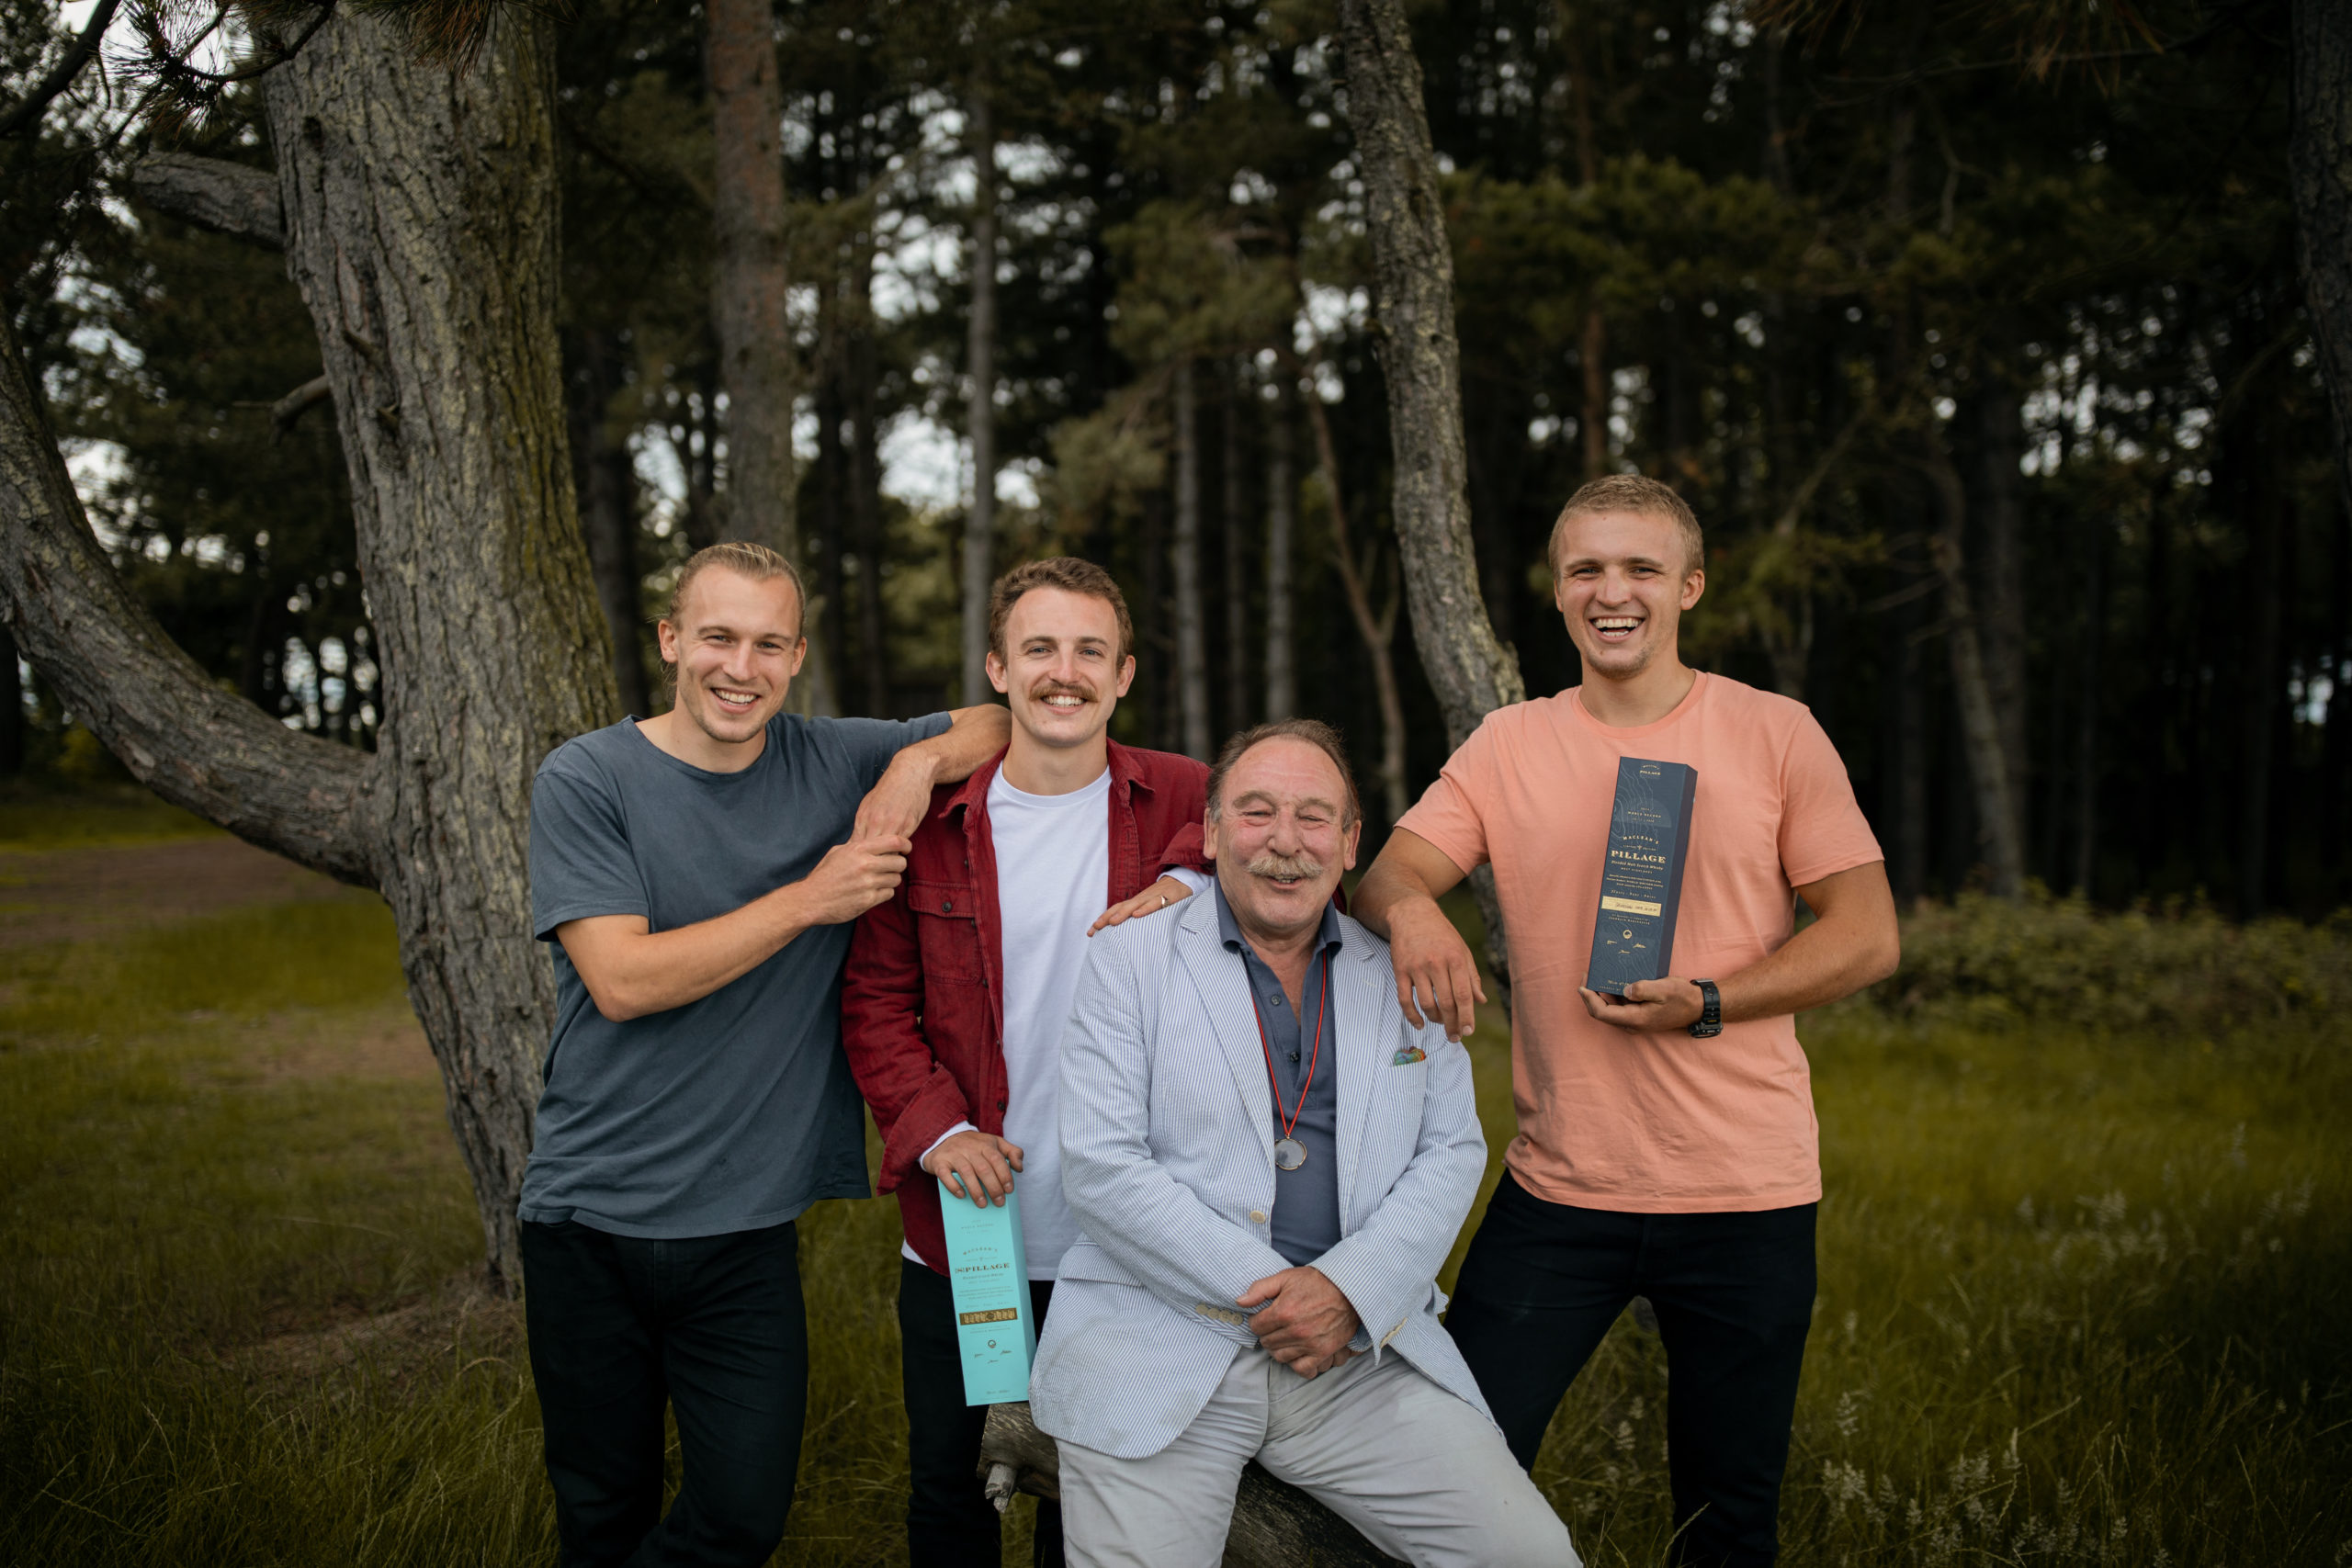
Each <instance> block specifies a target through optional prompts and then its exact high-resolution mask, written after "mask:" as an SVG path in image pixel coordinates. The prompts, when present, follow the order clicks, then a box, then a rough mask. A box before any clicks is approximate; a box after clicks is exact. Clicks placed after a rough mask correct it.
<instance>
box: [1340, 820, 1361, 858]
mask: <svg viewBox="0 0 2352 1568" xmlns="http://www.w3.org/2000/svg"><path fill="white" fill-rule="evenodd" d="M1361 843H1363V818H1361V817H1359V818H1356V819H1355V821H1354V823H1353V824H1351V826H1350V827H1349V829H1348V830H1347V831H1346V832H1345V833H1343V834H1341V835H1340V868H1341V869H1342V870H1346V871H1353V870H1355V868H1356V846H1357V845H1358V844H1361Z"/></svg>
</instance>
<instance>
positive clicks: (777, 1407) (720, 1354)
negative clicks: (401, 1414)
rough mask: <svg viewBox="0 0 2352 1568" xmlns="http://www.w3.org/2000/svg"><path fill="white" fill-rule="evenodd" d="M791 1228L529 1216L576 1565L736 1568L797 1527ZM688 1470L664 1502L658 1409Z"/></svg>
mask: <svg viewBox="0 0 2352 1568" xmlns="http://www.w3.org/2000/svg"><path fill="white" fill-rule="evenodd" d="M797 1242H798V1237H797V1233H796V1231H795V1229H794V1227H793V1226H792V1225H790V1224H781V1225H772V1226H770V1227H768V1228H767V1229H765V1230H756V1231H739V1232H736V1233H735V1234H733V1235H710V1236H695V1237H691V1238H689V1239H685V1240H679V1241H648V1240H642V1239H639V1238H637V1237H634V1236H620V1235H608V1234H607V1233H605V1232H603V1231H599V1230H594V1229H591V1228H590V1227H588V1226H586V1225H583V1224H574V1223H571V1222H569V1221H567V1222H565V1223H564V1224H551V1225H550V1224H534V1223H532V1222H530V1221H527V1220H526V1221H525V1222H524V1223H523V1281H524V1296H523V1305H524V1315H525V1318H526V1322H527V1323H528V1325H529V1326H530V1334H531V1376H532V1378H533V1380H534V1381H535V1382H537V1384H538V1390H539V1410H540V1415H541V1418H542V1420H543V1421H544V1423H545V1426H546V1437H547V1459H548V1481H549V1482H550V1483H553V1485H554V1487H555V1514H556V1528H557V1529H558V1531H559V1533H560V1535H561V1537H562V1541H563V1556H562V1562H563V1564H564V1568H605V1564H627V1565H628V1568H656V1565H657V1564H660V1565H665V1568H666V1565H669V1564H679V1565H684V1564H688V1563H693V1564H697V1565H710V1568H717V1565H718V1564H741V1565H742V1568H757V1565H758V1564H760V1563H763V1562H766V1561H767V1560H768V1554H769V1553H770V1552H772V1551H775V1546H776V1542H777V1541H779V1540H782V1539H783V1538H784V1523H785V1518H786V1515H788V1514H789V1513H790V1512H791V1511H792V1487H793V1481H794V1478H795V1476H796V1475H797V1472H798V1470H799V1467H800V1429H801V1425H802V1422H803V1419H804V1418H805V1417H806V1416H807V1414H808V1407H809V1329H808V1324H807V1321H806V1319H805V1318H804V1317H803V1315H802V1312H801V1305H800V1263H799V1258H798V1256H797V1251H796V1248H797ZM663 1404H668V1405H669V1406H670V1408H671V1410H672V1411H673V1413H674V1414H675V1415H676V1416H677V1420H678V1448H679V1450H680V1454H681V1457H682V1459H683V1460H684V1480H683V1482H682V1483H681V1484H680V1485H679V1488H678V1495H677V1499H676V1501H674V1502H673V1503H672V1504H671V1506H670V1512H669V1514H668V1516H667V1517H663V1516H662V1447H663V1438H662V1405H663Z"/></svg>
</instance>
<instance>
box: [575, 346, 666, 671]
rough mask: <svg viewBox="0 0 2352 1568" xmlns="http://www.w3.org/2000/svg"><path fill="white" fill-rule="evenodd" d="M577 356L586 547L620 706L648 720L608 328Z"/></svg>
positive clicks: (628, 467)
mask: <svg viewBox="0 0 2352 1568" xmlns="http://www.w3.org/2000/svg"><path fill="white" fill-rule="evenodd" d="M572 357H573V360H574V364H573V366H572V370H571V378H570V382H571V384H570V386H569V388H568V389H567V390H568V391H569V393H570V396H569V397H568V398H567V399H566V403H565V407H566V412H567V413H568V415H569V417H570V420H571V456H572V462H573V475H574V483H575V484H576V485H577V487H578V489H579V494H580V532H581V536H582V538H583V539H584V540H585V541H586V543H587V546H588V565H589V570H591V571H592V572H593V573H594V575H595V579H596V602H597V604H599V605H601V606H602V607H603V609H604V612H605V631H606V632H607V633H608V634H609V635H610V636H611V637H612V639H613V685H614V689H615V690H616V692H617V693H618V694H619V697H620V711H621V712H623V713H631V714H636V715H638V716H640V717H642V716H648V715H650V714H651V713H652V711H653V709H652V691H651V688H650V687H649V686H648V685H647V684H646V680H645V652H644V649H642V648H641V647H640V646H639V641H638V632H639V622H640V621H641V619H642V618H643V611H642V610H641V609H640V607H639V603H638V597H639V572H638V570H637V473H636V469H635V467H634V465H633V464H631V462H630V461H629V455H628V447H626V446H622V445H621V444H620V443H619V442H617V441H615V440H614V439H613V438H612V429H611V423H610V420H609V417H608V416H609V412H610V409H611V405H612V400H613V395H614V394H615V393H616V392H617V391H618V390H619V389H620V355H619V352H618V350H617V349H616V346H615V345H614V344H613V341H612V338H611V336H610V334H609V333H604V332H593V331H592V332H585V333H580V334H579V335H578V338H577V341H576V344H575V346H574V350H573V355H572Z"/></svg>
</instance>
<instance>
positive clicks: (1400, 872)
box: [1348, 860, 1437, 942]
mask: <svg viewBox="0 0 2352 1568" xmlns="http://www.w3.org/2000/svg"><path fill="white" fill-rule="evenodd" d="M1411 898H1427V899H1429V900H1430V902H1431V903H1432V904H1434V903H1435V902H1436V901H1437V895H1436V894H1434V893H1432V892H1430V886H1429V884H1428V883H1427V882H1425V881H1423V880H1422V879H1421V876H1420V874H1419V872H1416V871H1415V870H1413V868H1412V867H1410V866H1408V865H1400V864H1398V863H1397V862H1395V861H1392V860H1377V861H1374V862H1373V865H1372V869H1371V870H1370V871H1367V872H1365V873H1364V874H1363V881H1362V882H1359V883H1357V884H1356V891H1355V897H1353V898H1351V899H1350V900H1349V905H1350V908H1349V910H1348V912H1349V913H1350V914H1351V915H1353V916H1354V917H1355V918H1356V919H1357V920H1359V921H1360V922H1362V923H1363V925H1364V926H1365V927H1367V928H1369V929H1370V931H1372V933H1373V935H1374V936H1376V937H1378V938H1380V940H1381V941H1383V942H1386V941H1387V940H1389V938H1390V937H1391V936H1393V935H1394V934H1395V933H1394V932H1393V931H1390V930H1389V924H1388V917H1389V914H1390V912H1391V911H1392V910H1394V909H1395V908H1397V905H1399V904H1401V903H1404V902H1405V901H1406V900H1408V899H1411Z"/></svg>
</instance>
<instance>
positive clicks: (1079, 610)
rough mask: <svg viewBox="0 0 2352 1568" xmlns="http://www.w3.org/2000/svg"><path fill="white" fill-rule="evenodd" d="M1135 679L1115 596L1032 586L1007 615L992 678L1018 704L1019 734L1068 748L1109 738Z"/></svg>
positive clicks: (1011, 702) (1031, 741) (1034, 741)
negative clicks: (1122, 650) (1122, 652)
mask: <svg viewBox="0 0 2352 1568" xmlns="http://www.w3.org/2000/svg"><path fill="white" fill-rule="evenodd" d="M1135 678H1136V661H1135V659H1134V656H1132V655H1130V656H1128V657H1127V658H1126V659H1124V660H1122V659H1121V658H1120V657H1119V615H1118V612H1117V611H1116V610H1115V609H1114V608H1113V607H1112V605H1111V604H1110V602H1109V601H1108V600H1105V599H1101V598H1097V597H1096V596H1095V595H1093V594H1091V593H1073V592H1070V591H1069V589H1066V588H1050V587H1047V588H1032V589H1030V590H1029V591H1028V592H1025V593H1023V594H1022V595H1021V597H1020V598H1019V599H1017V600H1015V601H1013V604H1012V612H1011V613H1010V614H1009V615H1006V616H1005V620H1004V644H1003V651H1001V652H999V651H996V650H994V649H991V650H990V651H989V683H990V684H992V685H994V686H995V687H996V689H997V690H998V691H1000V692H1002V693H1003V694H1004V695H1005V701H1006V704H1007V705H1009V706H1010V707H1011V708H1012V722H1013V725H1014V727H1015V730H1016V736H1017V739H1020V740H1022V741H1025V742H1027V743H1028V744H1031V745H1035V746H1043V747H1047V748H1050V749H1052V750H1069V749H1072V748H1076V747H1081V746H1096V745H1100V744H1101V743H1102V741H1103V731H1104V730H1105V729H1106V728H1109V726H1110V723H1111V715H1112V713H1113V712H1114V711H1115V710H1116V709H1117V707H1118V705H1119V699H1120V698H1121V697H1124V696H1125V695H1126V694H1127V687H1128V685H1129V684H1130V683H1131V682H1133V681H1134V680H1135Z"/></svg>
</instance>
